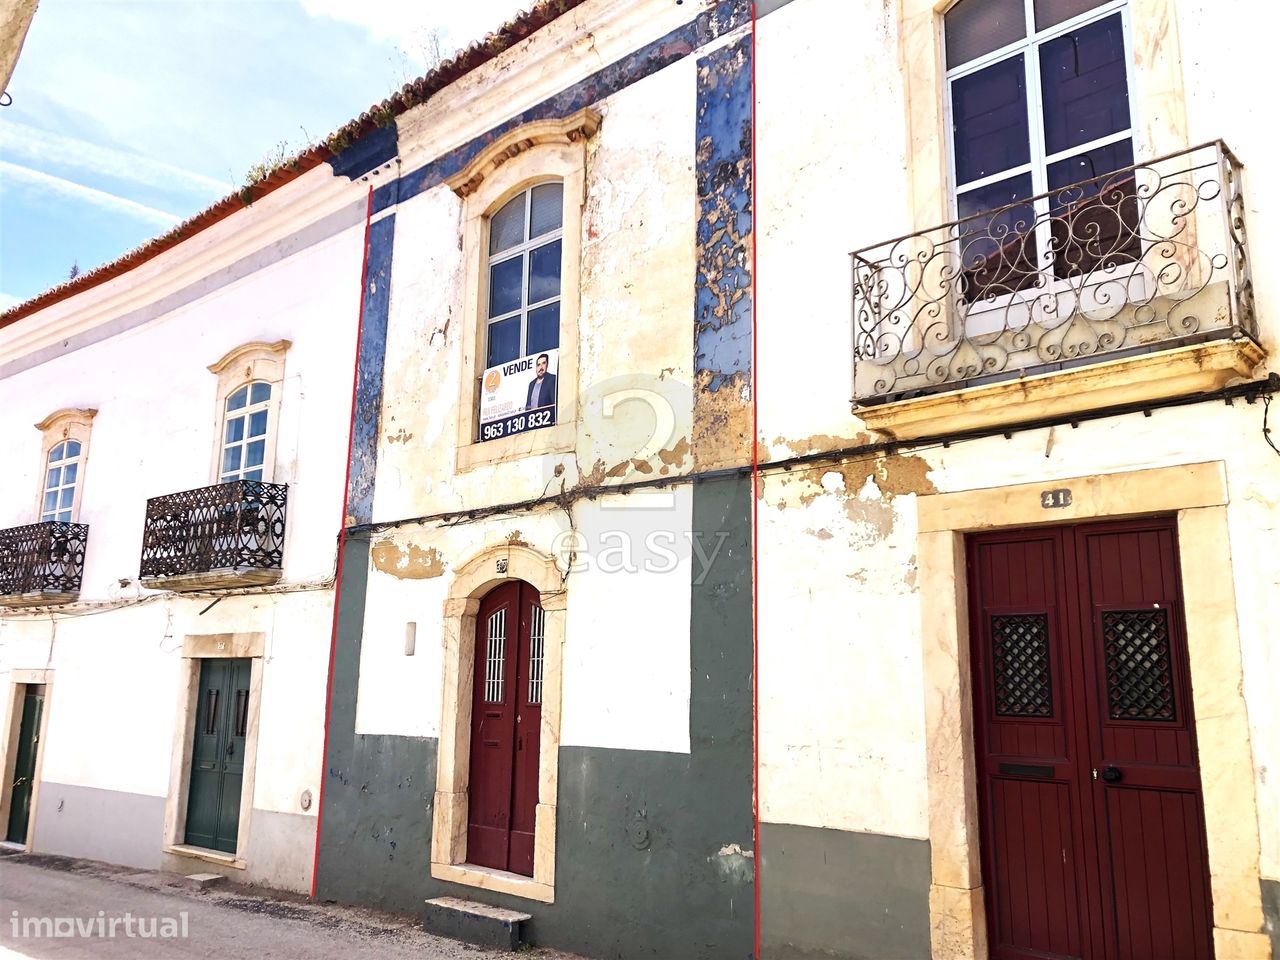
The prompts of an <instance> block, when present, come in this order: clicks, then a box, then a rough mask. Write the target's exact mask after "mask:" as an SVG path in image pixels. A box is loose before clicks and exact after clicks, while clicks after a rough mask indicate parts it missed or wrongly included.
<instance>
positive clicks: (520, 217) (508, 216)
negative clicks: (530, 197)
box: [489, 193, 524, 254]
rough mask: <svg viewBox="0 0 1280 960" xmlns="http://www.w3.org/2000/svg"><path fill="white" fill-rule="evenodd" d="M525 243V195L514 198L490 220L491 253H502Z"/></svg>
mask: <svg viewBox="0 0 1280 960" xmlns="http://www.w3.org/2000/svg"><path fill="white" fill-rule="evenodd" d="M523 242H524V194H523V193H522V194H520V196H518V197H515V198H513V199H512V200H511V201H510V202H509V203H508V204H507V205H506V206H505V207H503V208H502V209H501V210H499V211H498V212H497V213H495V214H494V215H493V217H492V218H490V220H489V253H490V254H494V253H501V252H502V251H503V250H509V249H511V248H512V247H515V246H519V245H520V244H521V243H523Z"/></svg>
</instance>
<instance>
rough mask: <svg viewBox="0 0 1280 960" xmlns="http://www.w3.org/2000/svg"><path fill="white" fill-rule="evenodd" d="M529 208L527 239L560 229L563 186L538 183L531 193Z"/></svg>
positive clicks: (562, 208)
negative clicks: (531, 198)
mask: <svg viewBox="0 0 1280 960" xmlns="http://www.w3.org/2000/svg"><path fill="white" fill-rule="evenodd" d="M530 192H531V193H532V194H533V200H532V203H531V206H530V208H529V239H530V240H532V239H533V238H534V237H540V236H542V235H543V234H544V233H550V232H551V231H552V230H558V229H560V221H561V219H562V217H563V215H564V184H562V183H540V184H538V186H536V187H534V188H533V190H532V191H530Z"/></svg>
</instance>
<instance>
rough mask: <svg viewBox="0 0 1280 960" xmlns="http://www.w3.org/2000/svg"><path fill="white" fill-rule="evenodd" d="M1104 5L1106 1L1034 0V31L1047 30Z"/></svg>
mask: <svg viewBox="0 0 1280 960" xmlns="http://www.w3.org/2000/svg"><path fill="white" fill-rule="evenodd" d="M1104 3H1106V0H1035V9H1036V29H1037V30H1044V29H1047V28H1048V27H1052V26H1053V25H1054V24H1055V23H1061V22H1062V21H1063V20H1070V19H1071V18H1072V17H1077V16H1079V15H1080V14H1082V13H1084V12H1085V11H1086V10H1092V9H1093V8H1094V7H1100V6H1102V5H1103V4H1104Z"/></svg>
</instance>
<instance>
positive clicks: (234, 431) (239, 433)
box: [223, 417, 244, 443]
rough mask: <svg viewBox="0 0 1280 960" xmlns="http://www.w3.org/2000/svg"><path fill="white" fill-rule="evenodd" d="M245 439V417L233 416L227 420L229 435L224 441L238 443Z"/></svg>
mask: <svg viewBox="0 0 1280 960" xmlns="http://www.w3.org/2000/svg"><path fill="white" fill-rule="evenodd" d="M243 439H244V417H232V418H231V419H230V420H228V421H227V435H226V439H225V440H224V441H223V442H224V443H237V442H239V441H241V440H243Z"/></svg>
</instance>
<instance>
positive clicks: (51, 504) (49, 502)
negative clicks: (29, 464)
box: [42, 490, 58, 513]
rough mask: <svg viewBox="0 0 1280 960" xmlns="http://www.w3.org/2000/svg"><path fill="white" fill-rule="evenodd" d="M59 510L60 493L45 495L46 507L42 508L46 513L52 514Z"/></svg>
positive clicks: (54, 492)
mask: <svg viewBox="0 0 1280 960" xmlns="http://www.w3.org/2000/svg"><path fill="white" fill-rule="evenodd" d="M57 508H58V491H56V490H54V491H53V492H52V493H46V494H45V495H44V507H43V508H42V509H43V510H44V512H45V513H50V512H52V511H53V510H56V509H57Z"/></svg>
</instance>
